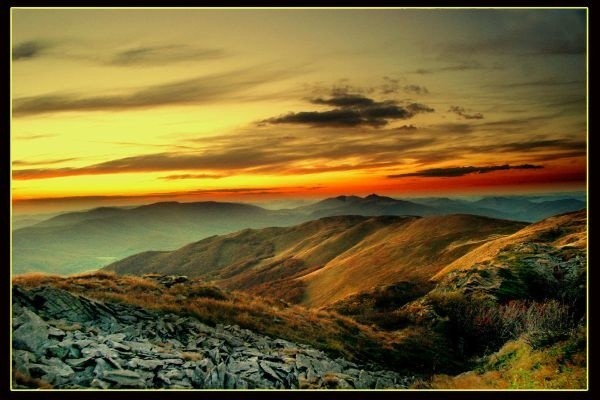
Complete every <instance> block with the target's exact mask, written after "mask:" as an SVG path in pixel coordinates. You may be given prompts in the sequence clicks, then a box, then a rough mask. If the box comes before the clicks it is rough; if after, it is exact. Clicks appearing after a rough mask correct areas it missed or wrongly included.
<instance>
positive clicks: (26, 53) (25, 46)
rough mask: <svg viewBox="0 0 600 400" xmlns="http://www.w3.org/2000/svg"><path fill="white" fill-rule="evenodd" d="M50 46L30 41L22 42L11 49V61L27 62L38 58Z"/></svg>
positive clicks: (37, 41)
mask: <svg viewBox="0 0 600 400" xmlns="http://www.w3.org/2000/svg"><path fill="white" fill-rule="evenodd" d="M49 47H50V45H49V44H48V43H46V42H44V41H39V40H31V41H28V42H23V43H20V44H18V45H16V46H15V47H13V49H12V59H13V60H14V61H19V60H28V59H31V58H36V57H39V56H40V55H41V54H42V53H43V52H44V51H45V50H46V49H48V48H49Z"/></svg>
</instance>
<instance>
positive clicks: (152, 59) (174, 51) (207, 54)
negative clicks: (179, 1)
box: [108, 45, 226, 66]
mask: <svg viewBox="0 0 600 400" xmlns="http://www.w3.org/2000/svg"><path fill="white" fill-rule="evenodd" d="M225 55H226V52H225V51H224V50H223V49H211V48H204V49H202V48H194V47H191V46H185V45H170V46H146V47H136V48H132V49H128V50H124V51H121V52H118V53H117V54H115V55H114V56H112V57H111V58H110V60H109V61H108V63H109V64H113V65H120V66H130V65H159V64H168V63H174V62H181V61H199V60H212V59H217V58H222V57H224V56H225Z"/></svg>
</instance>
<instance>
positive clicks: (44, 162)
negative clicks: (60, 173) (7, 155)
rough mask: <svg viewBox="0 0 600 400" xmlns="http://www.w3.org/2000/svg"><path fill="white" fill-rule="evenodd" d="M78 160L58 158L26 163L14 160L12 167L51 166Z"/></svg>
mask: <svg viewBox="0 0 600 400" xmlns="http://www.w3.org/2000/svg"><path fill="white" fill-rule="evenodd" d="M78 159H79V158H76V157H72V158H60V159H55V160H40V161H26V160H15V161H13V162H12V165H13V167H28V166H33V165H52V164H61V163H64V162H68V161H75V160H78Z"/></svg>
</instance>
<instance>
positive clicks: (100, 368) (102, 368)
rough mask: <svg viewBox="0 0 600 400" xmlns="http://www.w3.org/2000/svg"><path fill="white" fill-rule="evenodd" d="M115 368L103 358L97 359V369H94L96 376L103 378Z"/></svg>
mask: <svg viewBox="0 0 600 400" xmlns="http://www.w3.org/2000/svg"><path fill="white" fill-rule="evenodd" d="M114 369H115V368H114V367H113V366H112V365H111V364H109V363H108V362H107V361H106V360H105V359H103V358H96V367H95V368H94V376H96V377H102V376H104V372H106V371H112V370H114Z"/></svg>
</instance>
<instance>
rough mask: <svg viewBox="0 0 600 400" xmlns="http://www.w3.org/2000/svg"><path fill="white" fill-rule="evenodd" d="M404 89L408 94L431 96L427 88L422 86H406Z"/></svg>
mask: <svg viewBox="0 0 600 400" xmlns="http://www.w3.org/2000/svg"><path fill="white" fill-rule="evenodd" d="M402 89H404V91H405V92H406V93H414V94H429V90H427V88H426V87H425V86H420V85H405V86H404V87H403V88H402Z"/></svg>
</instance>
